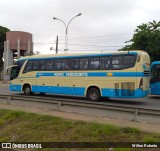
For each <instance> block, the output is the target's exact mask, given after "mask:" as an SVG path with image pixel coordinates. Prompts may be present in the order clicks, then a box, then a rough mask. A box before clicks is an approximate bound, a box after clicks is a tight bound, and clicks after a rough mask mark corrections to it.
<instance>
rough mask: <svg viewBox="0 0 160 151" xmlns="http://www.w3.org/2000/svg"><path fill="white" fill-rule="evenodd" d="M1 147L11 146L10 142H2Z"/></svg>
mask: <svg viewBox="0 0 160 151" xmlns="http://www.w3.org/2000/svg"><path fill="white" fill-rule="evenodd" d="M2 148H12V144H11V143H2Z"/></svg>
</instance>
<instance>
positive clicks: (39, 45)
mask: <svg viewBox="0 0 160 151" xmlns="http://www.w3.org/2000/svg"><path fill="white" fill-rule="evenodd" d="M79 13H82V15H81V16H79V17H76V18H75V19H73V20H72V21H71V23H70V24H69V27H68V43H69V52H73V51H75V52H79V51H81V52H83V51H99V52H101V51H102V52H107V51H110V50H117V49H119V48H122V47H123V46H124V45H125V43H124V42H125V41H128V40H130V39H131V38H132V36H133V33H134V30H135V29H136V27H137V26H138V25H140V24H142V23H147V22H149V21H153V20H156V21H159V20H160V0H0V25H1V26H4V27H7V28H9V29H10V30H11V31H25V32H29V33H31V34H33V42H34V51H40V52H41V53H42V54H44V53H55V52H54V51H53V50H52V51H51V50H50V47H53V48H54V49H55V47H56V46H55V40H56V36H57V35H58V36H59V49H60V52H63V49H64V42H65V26H64V24H63V23H62V22H60V21H58V20H53V17H56V18H59V19H61V20H63V21H64V22H65V23H66V24H68V22H69V21H70V19H71V18H73V17H74V16H76V15H77V14H79Z"/></svg>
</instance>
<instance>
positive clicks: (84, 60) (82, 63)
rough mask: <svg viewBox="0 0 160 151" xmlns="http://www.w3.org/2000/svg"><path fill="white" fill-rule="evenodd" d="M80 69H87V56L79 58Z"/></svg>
mask: <svg viewBox="0 0 160 151" xmlns="http://www.w3.org/2000/svg"><path fill="white" fill-rule="evenodd" d="M80 69H81V70H87V69H88V58H81V59H80Z"/></svg>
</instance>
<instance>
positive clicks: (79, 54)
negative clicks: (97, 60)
mask: <svg viewBox="0 0 160 151" xmlns="http://www.w3.org/2000/svg"><path fill="white" fill-rule="evenodd" d="M141 52H144V51H143V50H132V51H116V52H112V53H72V54H46V55H32V56H26V57H22V58H20V59H18V60H19V61H20V60H28V59H29V60H30V59H36V58H68V57H87V56H104V55H117V54H139V53H141Z"/></svg>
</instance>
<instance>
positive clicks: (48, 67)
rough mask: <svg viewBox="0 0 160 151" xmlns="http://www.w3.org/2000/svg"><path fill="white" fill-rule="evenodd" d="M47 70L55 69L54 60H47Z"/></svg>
mask: <svg viewBox="0 0 160 151" xmlns="http://www.w3.org/2000/svg"><path fill="white" fill-rule="evenodd" d="M46 70H47V71H51V70H53V60H47V61H46Z"/></svg>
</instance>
